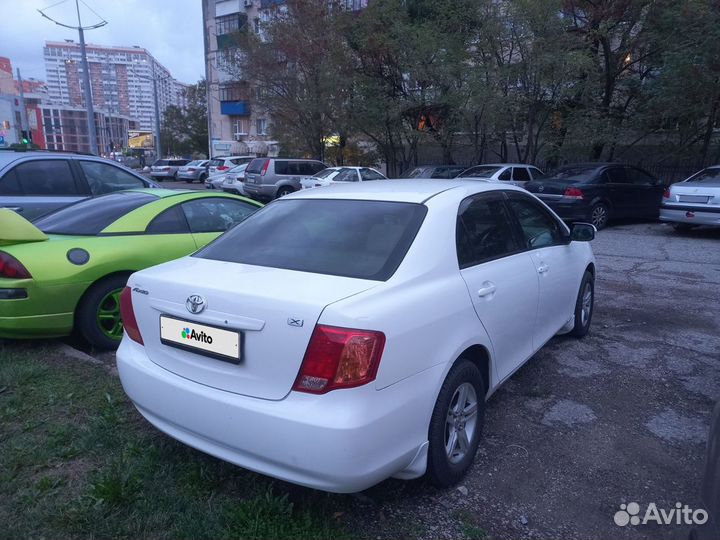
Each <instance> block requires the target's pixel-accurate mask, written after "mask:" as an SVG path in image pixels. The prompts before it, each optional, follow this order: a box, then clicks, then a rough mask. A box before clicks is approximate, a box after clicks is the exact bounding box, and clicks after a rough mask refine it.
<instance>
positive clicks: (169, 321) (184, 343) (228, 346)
mask: <svg viewBox="0 0 720 540" xmlns="http://www.w3.org/2000/svg"><path fill="white" fill-rule="evenodd" d="M241 335H242V334H240V332H235V331H232V330H225V329H223V328H217V327H216V326H208V325H205V324H198V323H196V322H192V321H184V320H182V319H176V318H175V317H168V316H167V315H160V341H161V342H162V343H164V344H165V345H170V346H171V347H177V348H179V349H185V350H188V351H192V352H195V353H197V354H202V355H205V356H211V357H213V358H218V359H219V360H226V361H229V362H234V363H236V364H237V363H239V362H240V360H241V358H240V344H241V342H242V338H241Z"/></svg>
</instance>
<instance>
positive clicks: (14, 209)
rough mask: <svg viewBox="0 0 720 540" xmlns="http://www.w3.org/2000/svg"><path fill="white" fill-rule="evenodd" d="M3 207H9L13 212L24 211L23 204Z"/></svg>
mask: <svg viewBox="0 0 720 540" xmlns="http://www.w3.org/2000/svg"><path fill="white" fill-rule="evenodd" d="M3 208H7V209H8V210H12V211H13V212H22V211H23V207H22V206H3Z"/></svg>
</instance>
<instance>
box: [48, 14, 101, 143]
mask: <svg viewBox="0 0 720 540" xmlns="http://www.w3.org/2000/svg"><path fill="white" fill-rule="evenodd" d="M83 4H85V2H83ZM54 5H57V4H54ZM85 5H86V6H87V4H85ZM51 7H52V6H51ZM46 9H48V8H46ZM75 10H76V11H77V26H71V25H68V24H63V23H61V22H58V21H56V20H55V19H53V18H51V17H49V16H48V15H46V14H45V13H43V10H41V9H38V12H39V13H40V15H42V16H43V17H45V18H46V19H48V20H50V21H52V22H54V23H55V24H57V25H58V26H64V27H65V28H72V29H73V30H77V31H78V34H79V35H80V57H81V61H82V68H83V86H84V88H83V91H84V92H83V93H84V96H85V110H86V114H87V131H88V138H89V139H90V152H92V153H93V154H95V155H98V154H99V151H98V143H97V131H96V129H95V109H94V107H93V101H92V89H91V88H90V69H89V68H88V61H87V53H86V51H85V30H94V29H95V28H100V27H101V26H105V25H106V24H107V21H106V20H104V19H102V17H100V16H99V15H98V17H100V18H101V19H102V20H101V21H100V22H99V23H97V24H94V25H92V26H83V25H82V21H81V20H80V4H79V3H78V0H75ZM91 11H92V10H91ZM93 13H95V12H94V11H93ZM95 15H97V13H95Z"/></svg>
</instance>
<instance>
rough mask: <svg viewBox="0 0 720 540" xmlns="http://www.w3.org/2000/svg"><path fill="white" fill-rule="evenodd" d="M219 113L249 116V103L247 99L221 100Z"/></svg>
mask: <svg viewBox="0 0 720 540" xmlns="http://www.w3.org/2000/svg"><path fill="white" fill-rule="evenodd" d="M220 113H221V114H227V115H229V116H250V103H249V102H248V101H221V102H220Z"/></svg>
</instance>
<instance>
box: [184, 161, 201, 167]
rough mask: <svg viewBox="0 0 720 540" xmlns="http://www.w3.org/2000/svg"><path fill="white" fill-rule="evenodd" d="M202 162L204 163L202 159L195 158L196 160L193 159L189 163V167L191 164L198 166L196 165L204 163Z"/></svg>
mask: <svg viewBox="0 0 720 540" xmlns="http://www.w3.org/2000/svg"><path fill="white" fill-rule="evenodd" d="M202 163H203V162H202V161H200V160H199V159H196V160H194V161H191V162H190V163H188V164H187V165H188V167H191V166H192V167H194V166H196V165H202Z"/></svg>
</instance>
